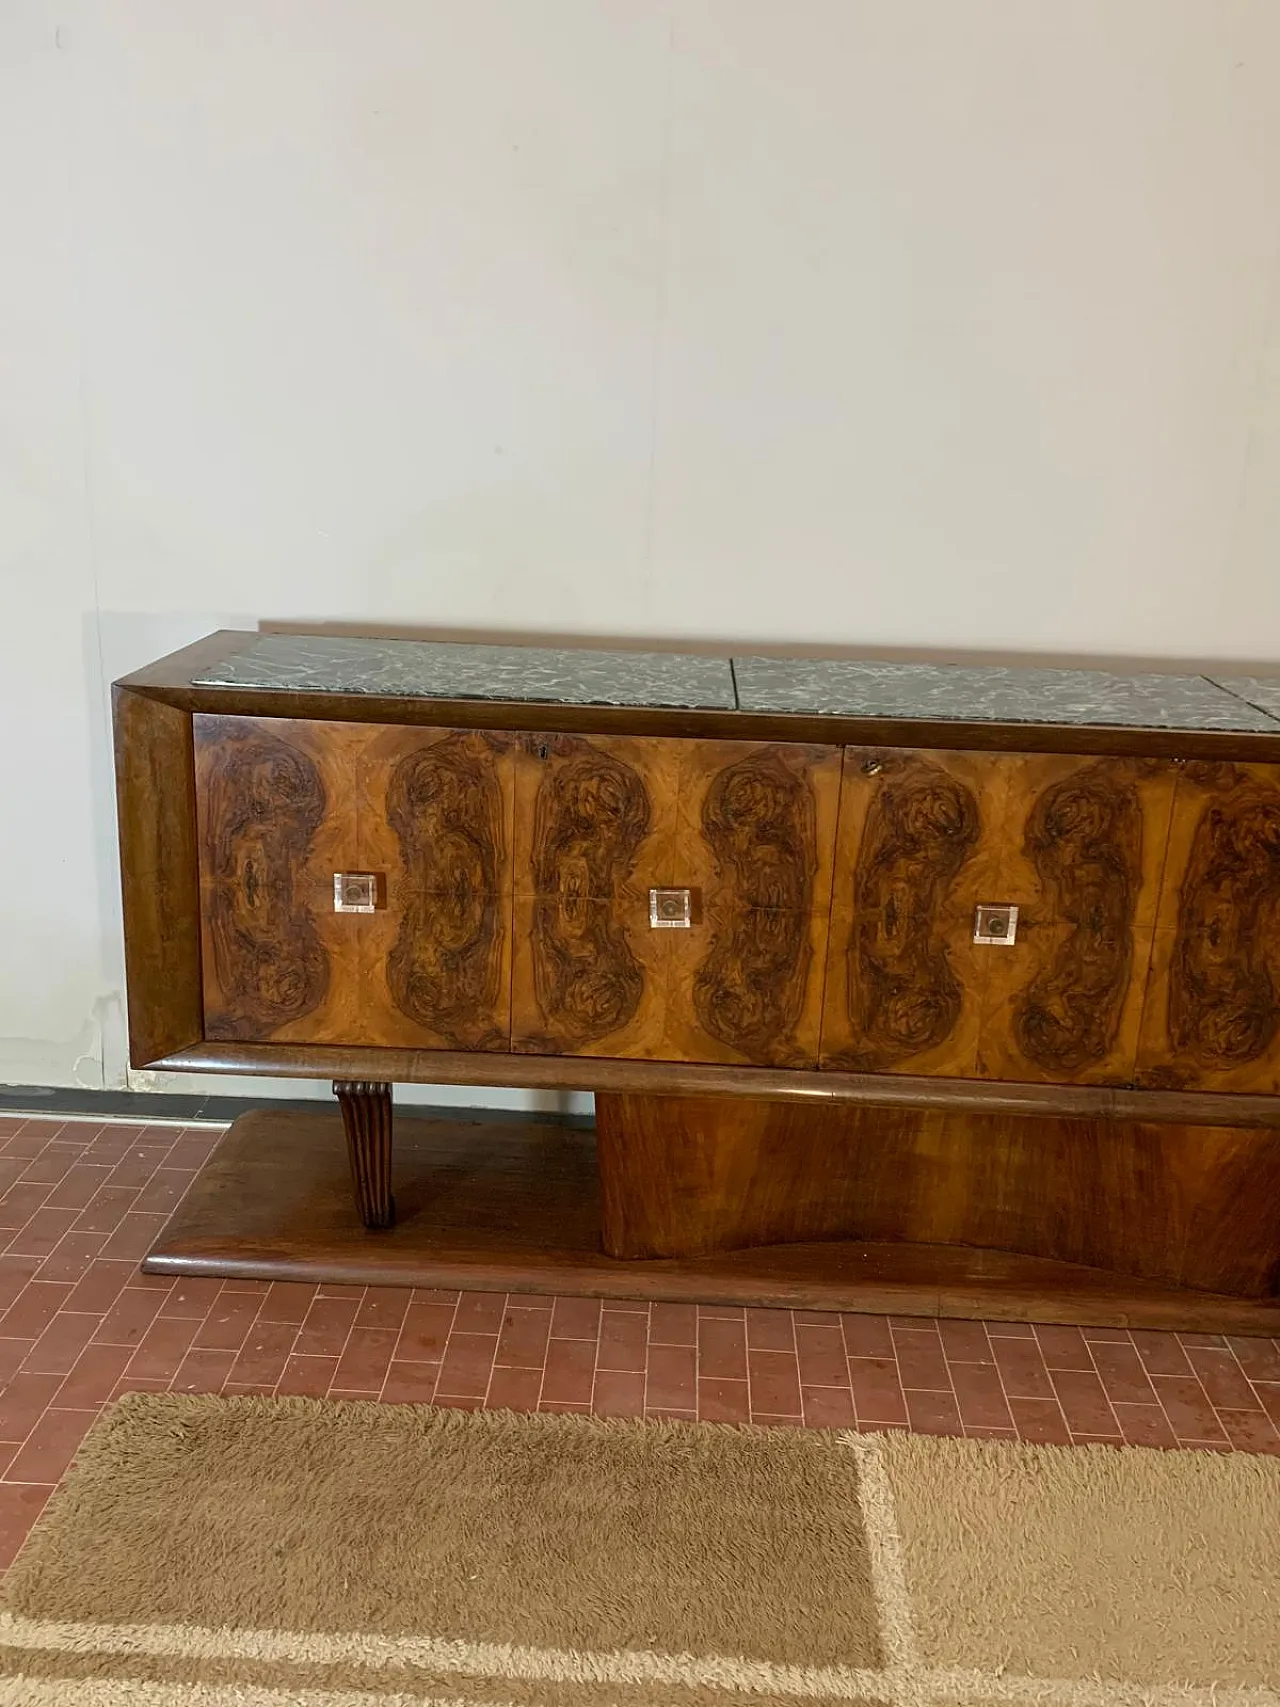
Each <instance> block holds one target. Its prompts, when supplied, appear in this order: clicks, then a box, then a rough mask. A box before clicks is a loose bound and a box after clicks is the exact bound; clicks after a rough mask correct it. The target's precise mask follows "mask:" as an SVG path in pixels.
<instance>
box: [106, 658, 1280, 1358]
mask: <svg viewBox="0 0 1280 1707" xmlns="http://www.w3.org/2000/svg"><path fill="white" fill-rule="evenodd" d="M115 717H116V756H117V779H118V791H119V827H120V849H121V867H122V875H123V896H124V924H125V934H126V946H127V968H128V1008H129V1036H130V1052H131V1058H132V1061H133V1065H134V1066H135V1068H144V1067H145V1068H150V1069H152V1070H154V1071H158V1072H162V1073H163V1072H189V1071H205V1070H208V1071H220V1072H232V1073H237V1074H245V1073H248V1074H271V1075H279V1076H282V1077H294V1078H299V1077H300V1078H324V1079H327V1080H331V1081H332V1082H333V1086H334V1090H335V1091H336V1092H337V1096H338V1108H339V1110H340V1112H341V1132H340V1130H339V1125H338V1118H339V1117H338V1112H337V1111H335V1113H334V1114H333V1115H329V1116H326V1115H322V1114H318V1113H317V1112H316V1111H315V1109H314V1108H312V1109H309V1110H308V1109H294V1108H282V1107H276V1108H275V1109H271V1108H267V1109H264V1110H263V1111H261V1112H255V1113H253V1114H250V1115H246V1116H243V1117H242V1118H241V1120H240V1121H238V1122H237V1123H236V1125H235V1127H233V1129H232V1131H231V1132H230V1133H229V1134H228V1136H227V1138H226V1139H225V1140H224V1142H223V1144H222V1146H221V1147H220V1149H219V1151H218V1153H217V1154H216V1155H215V1157H214V1160H213V1162H212V1163H211V1164H210V1167H209V1169H208V1170H207V1173H206V1175H205V1176H204V1177H202V1179H201V1180H200V1181H198V1182H197V1185H196V1187H195V1188H194V1189H193V1192H192V1194H191V1197H190V1199H189V1201H188V1203H187V1205H185V1206H184V1208H183V1209H182V1210H180V1211H179V1213H178V1215H177V1216H176V1217H175V1219H174V1221H173V1222H172V1223H171V1224H170V1226H169V1228H167V1229H166V1231H165V1232H164V1234H162V1236H161V1237H160V1239H159V1240H158V1242H157V1245H156V1247H155V1249H154V1250H153V1251H152V1253H151V1256H150V1257H149V1259H148V1266H150V1267H153V1268H157V1269H161V1270H165V1271H168V1272H213V1273H230V1274H271V1275H278V1276H294V1277H297V1278H305V1277H312V1278H314V1277H317V1276H319V1277H323V1278H329V1279H334V1278H358V1279H361V1280H364V1281H366V1282H368V1281H373V1282H377V1281H380V1280H386V1281H390V1282H398V1283H404V1282H405V1281H406V1280H412V1281H414V1282H416V1283H419V1284H435V1283H440V1282H442V1281H451V1282H452V1283H453V1284H458V1283H459V1276H462V1277H463V1279H464V1280H465V1283H466V1284H469V1285H473V1286H483V1285H495V1286H503V1287H520V1286H529V1287H533V1286H537V1285H539V1284H546V1283H548V1281H554V1283H555V1284H557V1285H559V1286H561V1287H575V1286H576V1287H577V1288H578V1289H580V1290H583V1291H589V1292H603V1293H609V1292H613V1293H622V1294H625V1293H627V1292H628V1291H630V1292H640V1293H643V1294H648V1295H653V1296H668V1297H702V1298H712V1299H716V1298H726V1299H734V1300H738V1301H747V1302H783V1301H789V1302H802V1303H808V1304H810V1305H814V1306H822V1307H838V1308H844V1309H858V1308H876V1309H881V1308H892V1309H897V1310H900V1311H903V1312H906V1313H913V1312H919V1313H927V1314H937V1313H948V1314H961V1315H963V1314H986V1315H994V1316H999V1315H1006V1316H1023V1317H1030V1316H1034V1317H1036V1318H1038V1319H1042V1320H1061V1321H1093V1322H1102V1321H1106V1322H1114V1323H1125V1322H1147V1323H1153V1324H1160V1325H1166V1326H1169V1325H1182V1326H1210V1325H1212V1326H1219V1327H1228V1328H1234V1329H1237V1330H1239V1331H1246V1332H1248V1331H1259V1332H1268V1331H1274V1330H1275V1329H1277V1328H1278V1327H1280V677H1278V678H1277V679H1275V680H1270V679H1249V680H1230V679H1226V678H1222V679H1210V678H1208V677H1204V676H1171V675H1154V674H1153V675H1132V676H1119V675H1115V674H1108V673H1106V672H1103V671H1057V670H1008V669H969V668H947V667H940V666H926V665H899V664H888V663H880V664H877V663H863V662H857V661H851V660H832V659H818V658H803V659H798V658H776V657H734V658H728V657H713V656H700V655H694V654H682V653H640V652H625V651H618V652H612V653H610V652H600V651H590V650H575V649H569V650H560V651H551V650H546V649H540V648H524V647H488V646H459V645H443V644H438V643H433V642H425V641H409V640H378V639H365V638H359V637H351V636H346V635H332V634H330V635H299V634H261V635H256V634H248V633H245V634H241V633H232V632H223V633H219V634H216V635H213V636H211V637H209V638H208V639H207V640H204V641H201V642H200V643H198V644H197V645H196V646H193V647H190V648H188V649H187V650H185V651H183V652H180V653H177V654H174V655H173V656H172V657H170V658H167V659H164V660H161V661H160V662H159V663H157V664H155V665H152V666H150V667H149V668H147V669H144V670H141V671H139V672H137V673H136V674H134V675H131V676H129V677H127V678H126V679H125V680H123V681H121V682H119V683H117V684H116V687H115ZM395 1082H400V1083H421V1084H434V1085H459V1084H461V1085H482V1086H483V1085H490V1086H504V1087H530V1088H533V1089H537V1090H542V1091H546V1092H551V1093H554V1092H556V1091H563V1090H566V1089H584V1090H593V1091H594V1092H595V1093H596V1119H595V1130H594V1134H593V1133H592V1132H590V1131H589V1130H584V1129H583V1126H582V1123H581V1122H577V1123H575V1122H574V1121H571V1120H569V1121H566V1120H557V1119H555V1118H554V1116H551V1115H548V1116H546V1117H543V1118H541V1119H534V1120H529V1119H528V1118H527V1117H526V1119H525V1121H524V1123H523V1124H522V1123H521V1121H520V1120H519V1119H516V1118H514V1117H513V1118H511V1119H508V1120H505V1121H504V1120H501V1119H495V1118H493V1117H492V1116H490V1117H480V1116H474V1117H473V1116H467V1115H464V1114H462V1113H461V1112H460V1113H459V1115H458V1116H457V1118H454V1119H440V1120H437V1121H436V1122H434V1123H433V1122H423V1121H414V1120H411V1119H409V1118H407V1117H405V1116H403V1115H397V1117H396V1122H395V1125H396V1141H395V1153H394V1154H393V1131H392V1113H391V1086H392V1084H393V1083H395ZM342 1133H344V1134H345V1139H346V1144H345V1159H344V1158H343V1145H342V1137H341V1134H342ZM335 1156H337V1157H338V1161H337V1162H335V1160H334V1158H335ZM337 1167H341V1168H343V1169H347V1168H348V1167H349V1180H350V1187H349V1188H348V1189H351V1188H353V1200H352V1199H351V1198H345V1197H344V1198H343V1199H341V1200H339V1199H338V1198H337V1197H336V1196H335V1193H336V1190H337V1183H336V1182H337V1177H338V1176H337V1174H336V1173H335V1169H336V1168H337ZM406 1170H407V1172H406ZM410 1173H411V1174H412V1179H413V1185H412V1191H411V1192H410V1193H409V1197H411V1199H412V1202H411V1204H410V1202H409V1197H406V1196H405V1190H406V1179H407V1178H408V1174H410Z"/></svg>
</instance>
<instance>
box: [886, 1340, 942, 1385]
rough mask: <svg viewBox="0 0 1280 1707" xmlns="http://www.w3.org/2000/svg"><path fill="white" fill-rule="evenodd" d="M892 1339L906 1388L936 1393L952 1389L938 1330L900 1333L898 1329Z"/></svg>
mask: <svg viewBox="0 0 1280 1707" xmlns="http://www.w3.org/2000/svg"><path fill="white" fill-rule="evenodd" d="M893 1341H894V1345H895V1346H896V1348H897V1353H898V1369H899V1371H900V1373H901V1376H902V1385H903V1386H904V1387H917V1388H928V1389H932V1390H933V1391H935V1392H947V1393H949V1392H950V1391H951V1376H950V1375H949V1373H948V1372H947V1360H946V1358H945V1357H944V1356H943V1355H942V1341H941V1340H940V1339H939V1338H938V1335H937V1332H936V1331H935V1330H932V1329H931V1330H930V1331H929V1332H928V1333H912V1332H910V1331H906V1332H901V1331H899V1330H898V1329H896V1328H895V1329H894V1334H893Z"/></svg>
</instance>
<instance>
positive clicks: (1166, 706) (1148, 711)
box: [733, 657, 1280, 734]
mask: <svg viewBox="0 0 1280 1707" xmlns="http://www.w3.org/2000/svg"><path fill="white" fill-rule="evenodd" d="M733 665H734V673H735V676H736V678H737V687H738V707H739V710H741V711H763V712H770V711H772V712H806V713H809V714H811V715H828V716H833V717H902V718H919V719H921V720H922V721H930V722H932V721H953V722H961V723H1055V724H1067V725H1075V726H1084V725H1101V726H1104V727H1122V728H1134V729H1223V730H1235V731H1243V732H1257V733H1263V732H1265V733H1268V734H1275V733H1276V732H1277V731H1280V681H1278V682H1276V683H1275V684H1274V690H1275V691H1274V696H1273V703H1274V708H1275V712H1276V715H1275V716H1274V717H1272V716H1270V715H1268V712H1267V711H1266V710H1264V709H1261V708H1260V704H1261V702H1259V701H1254V702H1253V703H1250V700H1251V698H1252V696H1247V697H1246V696H1243V695H1241V694H1240V693H1238V692H1236V691H1232V690H1231V688H1229V687H1227V686H1225V685H1224V686H1220V685H1219V684H1218V683H1217V682H1214V681H1210V680H1209V678H1208V677H1206V676H1170V675H1125V676H1121V675H1110V674H1108V673H1107V672H1106V671H1103V670H1039V669H1021V670H1014V669H1003V668H986V667H983V668H973V667H970V666H966V665H944V664H895V663H873V662H860V661H858V660H854V659H835V658H762V657H748V658H735V659H734V661H733Z"/></svg>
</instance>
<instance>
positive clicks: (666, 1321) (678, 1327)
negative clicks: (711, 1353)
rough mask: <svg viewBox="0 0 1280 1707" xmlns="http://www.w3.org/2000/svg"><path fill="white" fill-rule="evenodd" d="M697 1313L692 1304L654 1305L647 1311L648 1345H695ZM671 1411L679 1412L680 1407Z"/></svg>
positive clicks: (674, 1407) (675, 1407)
mask: <svg viewBox="0 0 1280 1707" xmlns="http://www.w3.org/2000/svg"><path fill="white" fill-rule="evenodd" d="M697 1332H698V1312H697V1311H696V1310H695V1308H694V1307H693V1305H692V1304H662V1303H658V1304H654V1305H653V1307H652V1308H651V1309H650V1311H649V1344H650V1345H651V1346H653V1345H696V1344H697ZM671 1408H672V1409H675V1410H679V1409H680V1408H681V1407H680V1406H678V1405H677V1406H673V1407H671Z"/></svg>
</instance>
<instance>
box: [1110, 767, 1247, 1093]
mask: <svg viewBox="0 0 1280 1707" xmlns="http://www.w3.org/2000/svg"><path fill="white" fill-rule="evenodd" d="M1156 924H1157V928H1156V933H1155V951H1154V954H1153V957H1152V968H1151V979H1150V983H1149V987H1148V991H1147V1001H1146V1007H1145V1011H1144V1014H1143V1024H1142V1044H1141V1051H1140V1055H1139V1072H1138V1080H1139V1083H1140V1084H1143V1085H1150V1086H1155V1087H1159V1088H1165V1089H1181V1088H1184V1087H1187V1088H1195V1089H1204V1090H1214V1091H1246V1092H1261V1093H1267V1092H1273V1091H1276V1090H1278V1089H1280V767H1277V766H1273V765H1236V764H1214V763H1193V764H1188V765H1187V766H1186V767H1185V768H1184V769H1181V770H1180V771H1179V772H1178V787H1177V797H1176V801H1175V804H1174V812H1173V828H1172V832H1171V835H1170V838H1169V854H1168V860H1167V862H1166V868H1165V879H1164V885H1163V888H1162V892H1161V903H1160V912H1159V917H1158V919H1157V921H1156Z"/></svg>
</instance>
